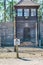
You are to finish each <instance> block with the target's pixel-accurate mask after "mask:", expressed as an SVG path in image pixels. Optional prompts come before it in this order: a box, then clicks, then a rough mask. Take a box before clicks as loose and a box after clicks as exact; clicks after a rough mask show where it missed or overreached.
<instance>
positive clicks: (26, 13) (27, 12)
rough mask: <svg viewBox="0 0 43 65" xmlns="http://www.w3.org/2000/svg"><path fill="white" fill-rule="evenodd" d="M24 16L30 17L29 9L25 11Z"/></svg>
mask: <svg viewBox="0 0 43 65" xmlns="http://www.w3.org/2000/svg"><path fill="white" fill-rule="evenodd" d="M24 16H27V17H28V16H29V9H24Z"/></svg>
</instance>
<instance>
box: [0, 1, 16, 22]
mask: <svg viewBox="0 0 43 65" xmlns="http://www.w3.org/2000/svg"><path fill="white" fill-rule="evenodd" d="M15 4H16V2H15V1H14V0H0V22H9V21H10V22H13V21H14V15H15V10H14V5H15Z"/></svg>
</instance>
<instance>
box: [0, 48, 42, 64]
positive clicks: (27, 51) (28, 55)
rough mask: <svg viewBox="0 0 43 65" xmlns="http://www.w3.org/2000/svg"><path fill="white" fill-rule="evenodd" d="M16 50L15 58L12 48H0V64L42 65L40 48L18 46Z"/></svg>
mask: <svg viewBox="0 0 43 65" xmlns="http://www.w3.org/2000/svg"><path fill="white" fill-rule="evenodd" d="M8 51H9V52H8ZM18 52H19V58H18V59H17V58H16V52H14V48H11V47H10V48H0V65H26V64H27V65H43V49H42V48H27V47H19V48H18Z"/></svg>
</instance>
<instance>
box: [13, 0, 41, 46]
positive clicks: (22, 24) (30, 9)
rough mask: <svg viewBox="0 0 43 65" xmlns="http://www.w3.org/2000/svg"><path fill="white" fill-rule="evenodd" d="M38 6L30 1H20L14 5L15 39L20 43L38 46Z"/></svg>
mask: <svg viewBox="0 0 43 65" xmlns="http://www.w3.org/2000/svg"><path fill="white" fill-rule="evenodd" d="M39 6H40V5H39V4H38V3H36V2H33V1H32V0H21V1H20V2H19V3H18V4H16V5H15V6H14V7H15V12H16V17H15V21H16V37H17V38H18V39H20V41H21V43H22V42H31V44H33V45H35V46H38V39H39V33H38V23H39V22H38V8H39Z"/></svg>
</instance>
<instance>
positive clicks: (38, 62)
mask: <svg viewBox="0 0 43 65" xmlns="http://www.w3.org/2000/svg"><path fill="white" fill-rule="evenodd" d="M0 65H43V59H41V58H39V59H37V58H34V59H33V58H28V59H27V58H20V59H13V58H12V59H0Z"/></svg>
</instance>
